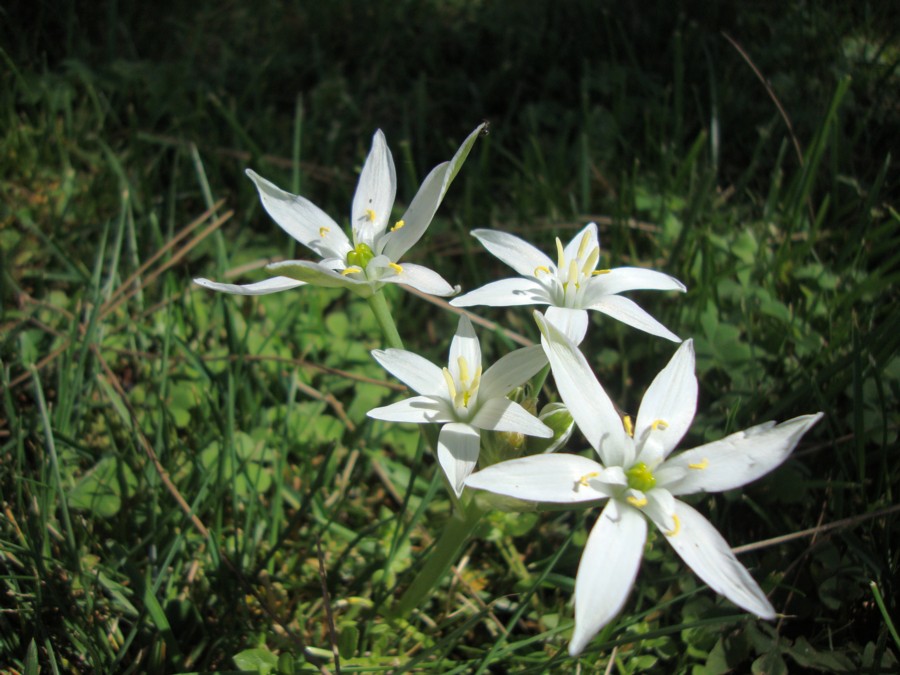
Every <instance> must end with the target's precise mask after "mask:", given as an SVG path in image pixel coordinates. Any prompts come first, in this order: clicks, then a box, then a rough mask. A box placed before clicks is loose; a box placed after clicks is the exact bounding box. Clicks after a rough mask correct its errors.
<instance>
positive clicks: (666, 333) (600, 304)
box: [588, 295, 681, 342]
mask: <svg viewBox="0 0 900 675" xmlns="http://www.w3.org/2000/svg"><path fill="white" fill-rule="evenodd" d="M588 309H595V310H597V311H598V312H603V313H604V314H606V315H608V316H611V317H612V318H614V319H618V320H619V321H621V322H622V323H625V324H628V325H629V326H631V327H632V328H637V329H638V330H642V331H644V332H647V333H650V334H651V335H657V336H659V337H663V338H666V339H667V340H671V341H672V342H681V338H680V337H678V336H677V335H675V333H673V332H672V331H670V330H669V329H668V328H666V327H665V326H663V325H662V324H661V323H660V322H659V321H657V320H656V319H654V318H653V317H652V316H650V315H649V314H647V312H645V311H644V310H643V309H641V308H640V307H638V306H637V304H635V303H634V302H633V301H631V300H629V299H628V298H623V297H622V296H620V295H608V296H605V297H603V298H600V299H599V300H598V301H597V302H595V303H593V304H591V305H590V307H588Z"/></svg>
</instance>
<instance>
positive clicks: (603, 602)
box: [569, 500, 647, 656]
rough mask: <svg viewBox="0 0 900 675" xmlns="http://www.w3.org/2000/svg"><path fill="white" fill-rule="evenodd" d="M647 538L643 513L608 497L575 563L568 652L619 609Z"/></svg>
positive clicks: (578, 648) (582, 645)
mask: <svg viewBox="0 0 900 675" xmlns="http://www.w3.org/2000/svg"><path fill="white" fill-rule="evenodd" d="M646 540H647V521H646V520H645V519H644V516H642V515H641V513H640V512H639V511H637V510H635V509H633V508H631V507H630V506H627V505H625V504H621V503H618V502H616V501H615V500H611V501H610V502H609V503H608V504H607V505H606V508H604V509H603V512H602V513H601V514H600V517H599V518H598V519H597V523H596V524H595V525H594V529H592V530H591V534H590V536H589V537H588V540H587V543H586V544H585V546H584V552H583V553H582V554H581V562H580V563H579V565H578V574H577V575H576V577H575V632H574V633H572V640H571V642H569V654H570V655H571V656H576V655H578V654H580V653H581V650H583V649H584V648H585V647H586V646H587V644H588V642H590V641H591V638H593V637H594V636H595V635H596V634H597V632H598V631H599V630H600V629H601V628H603V627H604V626H605V625H606V624H608V623H609V622H610V621H611V620H612V619H613V618H614V617H615V616H616V614H618V613H619V611H620V610H621V609H622V606H623V605H624V604H625V600H626V599H627V598H628V593H629V592H630V591H631V587H632V586H633V585H634V579H635V577H636V576H637V573H638V569H639V568H640V565H641V557H642V556H643V554H644V542H645V541H646Z"/></svg>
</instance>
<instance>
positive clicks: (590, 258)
mask: <svg viewBox="0 0 900 675" xmlns="http://www.w3.org/2000/svg"><path fill="white" fill-rule="evenodd" d="M472 236H474V237H475V238H476V239H478V241H480V242H481V243H482V244H483V245H484V247H485V248H486V249H487V250H488V251H490V252H491V253H492V254H494V255H495V256H497V257H498V258H499V259H500V260H502V261H503V262H505V263H506V264H507V265H509V266H510V267H512V268H513V269H514V270H515V271H516V272H518V273H519V274H521V275H522V276H521V277H517V278H512V279H502V280H500V281H494V282H491V283H489V284H487V285H485V286H482V287H481V288H477V289H475V290H474V291H471V292H469V293H466V294H465V295H461V296H460V297H458V298H455V299H454V300H453V301H452V302H451V303H450V304H452V305H454V306H456V307H471V306H474V305H491V306H493V307H510V306H513V305H550V307H549V308H548V309H547V319H548V320H549V321H551V322H552V323H553V324H555V325H556V326H557V327H559V328H560V329H561V330H563V331H564V332H565V333H566V334H567V335H568V336H569V337H570V338H572V340H573V341H574V342H575V343H576V344H579V343H580V342H581V341H582V339H584V334H585V332H586V331H587V326H588V314H587V310H589V309H593V310H596V311H598V312H602V313H603V314H606V315H607V316H611V317H612V318H614V319H618V320H619V321H621V322H622V323H626V324H628V325H629V326H632V327H634V328H638V329H640V330H642V331H646V332H647V333H651V334H652V335H658V336H660V337H664V338H666V339H668V340H672V341H674V342H680V341H681V340H680V339H679V338H678V336H677V335H675V334H674V333H672V331H670V330H669V329H668V328H666V327H665V326H663V325H662V324H661V323H660V322H659V321H657V320H656V319H654V318H653V317H652V316H650V315H649V314H648V313H647V312H645V311H644V310H643V309H641V308H640V307H638V306H637V304H635V303H634V302H633V301H632V300H629V299H628V298H623V297H622V296H620V295H619V293H622V292H623V291H635V290H657V291H684V290H686V289H685V287H684V284H682V283H681V282H680V281H678V280H677V279H675V278H673V277H670V276H669V275H668V274H663V273H662V272H656V271H654V270H648V269H643V268H640V267H618V268H616V269H611V270H604V269H599V270H598V269H597V263H598V262H599V260H600V240H599V238H598V236H597V224H596V223H589V224H588V225H587V227H585V228H584V229H583V230H582V231H581V232H579V233H578V234H577V235H575V237H574V238H573V239H572V241H570V242H569V243H568V244H567V245H566V246H565V247H563V245H562V242H561V241H560V240H559V238H557V239H556V254H557V255H556V263H554V262H553V261H552V260H551V259H550V258H549V257H548V256H546V255H545V254H544V253H543V252H541V251H539V250H538V249H536V248H535V247H534V246H532V245H531V244H529V243H528V242H527V241H524V240H523V239H520V238H519V237H516V236H514V235H512V234H508V233H506V232H498V231H497V230H473V231H472Z"/></svg>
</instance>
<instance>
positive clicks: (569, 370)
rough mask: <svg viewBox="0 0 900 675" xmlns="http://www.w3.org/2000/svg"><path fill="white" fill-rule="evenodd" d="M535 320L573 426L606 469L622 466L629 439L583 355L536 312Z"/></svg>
mask: <svg viewBox="0 0 900 675" xmlns="http://www.w3.org/2000/svg"><path fill="white" fill-rule="evenodd" d="M534 318H535V320H536V321H537V322H538V326H539V327H540V329H541V344H542V345H543V347H544V351H545V352H546V354H547V358H548V359H549V361H550V369H551V370H552V371H553V379H554V381H555V382H556V388H557V390H558V391H559V395H560V397H561V398H562V400H563V403H565V404H566V407H567V408H568V409H569V412H570V413H572V417H573V418H574V419H575V424H577V425H578V428H579V429H581V433H583V434H584V436H585V438H587V440H588V443H590V444H591V445H592V446H593V447H594V449H595V450H597V452H598V453H599V454H600V459H601V460H602V462H603V464H604V465H605V466H625V464H626V462H625V460H626V459H629V460H630V459H631V455H633V452H634V451H633V447H632V445H631V444H632V440H631V438H630V437H628V435H627V434H626V433H625V427H624V426H623V424H622V419H621V418H620V417H619V414H618V413H617V412H616V408H615V406H614V405H613V403H612V401H610V400H609V396H607V395H606V392H605V391H603V387H601V386H600V383H599V382H597V378H596V377H594V374H593V372H591V368H590V366H589V365H588V363H587V360H585V358H584V355H582V353H581V352H580V351H579V350H578V347H576V346H575V345H574V344H573V343H572V341H571V340H569V338H567V337H566V336H565V335H563V334H562V333H560V332H559V330H558V329H557V328H556V327H554V326H553V325H552V324H550V323H549V322H547V320H546V319H545V318H544V317H543V316H542V315H541V314H540V312H535V313H534ZM626 445H628V447H626ZM629 463H630V462H629Z"/></svg>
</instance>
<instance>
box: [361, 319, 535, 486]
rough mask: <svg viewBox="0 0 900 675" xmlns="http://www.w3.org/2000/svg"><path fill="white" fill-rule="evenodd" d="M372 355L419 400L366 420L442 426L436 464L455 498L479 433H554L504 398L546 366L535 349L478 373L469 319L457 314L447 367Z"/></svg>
mask: <svg viewBox="0 0 900 675" xmlns="http://www.w3.org/2000/svg"><path fill="white" fill-rule="evenodd" d="M372 355H373V356H374V357H375V359H376V360H377V361H378V363H380V364H381V365H382V366H383V367H384V369H385V370H387V371H388V372H389V373H391V374H392V375H393V376H394V377H396V378H397V379H399V380H400V381H401V382H403V383H404V384H406V385H407V386H408V387H409V388H410V389H412V390H413V391H415V392H416V393H417V394H418V396H413V397H412V398H408V399H405V400H403V401H398V402H397V403H393V404H391V405H388V406H385V407H382V408H375V409H374V410H370V411H369V413H368V414H369V417H374V418H375V419H379V420H387V421H389V422H413V423H415V424H428V423H433V424H440V425H442V426H441V431H440V434H439V435H438V448H437V456H438V462H439V463H440V465H441V468H442V469H443V470H444V473H445V474H446V476H447V479H448V480H449V482H450V485H451V487H452V488H453V490H454V492H456V494H457V496H459V495H460V494H462V490H463V483H464V482H465V480H466V477H467V476H468V475H469V474H470V473H472V470H473V469H474V468H475V464H476V462H477V461H478V454H479V451H480V449H481V431H482V430H490V431H515V432H520V433H523V434H526V435H528V436H540V437H543V438H550V437H551V436H552V435H553V431H552V430H551V429H550V428H549V427H548V426H546V425H545V424H543V423H542V422H541V421H540V420H538V418H536V417H535V416H534V415H532V414H531V413H529V412H528V411H526V410H525V409H524V408H523V407H522V406H521V405H519V404H518V403H516V402H514V401H511V400H509V399H508V398H507V397H506V395H507V394H508V393H509V392H510V391H511V390H512V389H513V388H515V387H517V386H519V385H521V384H522V383H523V382H525V381H526V380H528V379H529V378H530V377H532V376H533V375H534V374H535V373H537V372H538V371H539V370H540V369H541V368H542V367H544V366H545V365H546V363H547V359H546V357H545V356H544V353H543V351H542V349H541V347H540V345H535V346H532V347H525V348H524V349H517V350H516V351H514V352H511V353H509V354H507V355H506V356H503V357H502V358H501V359H499V360H498V361H497V362H496V363H495V364H494V365H492V366H491V367H490V368H488V369H487V370H486V371H484V372H483V373H482V369H481V345H480V344H479V342H478V337H477V336H476V335H475V330H474V329H473V328H472V323H471V321H469V319H468V318H467V317H465V316H462V317H460V319H459V325H458V327H457V329H456V335H454V336H453V341H452V342H451V344H450V359H449V362H448V364H447V367H446V368H443V369H442V368H439V367H438V366H436V365H434V364H433V363H431V362H430V361H428V360H427V359H425V358H423V357H421V356H419V355H418V354H414V353H413V352H408V351H405V350H403V349H385V350H380V349H376V350H375V351H373V352H372Z"/></svg>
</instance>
